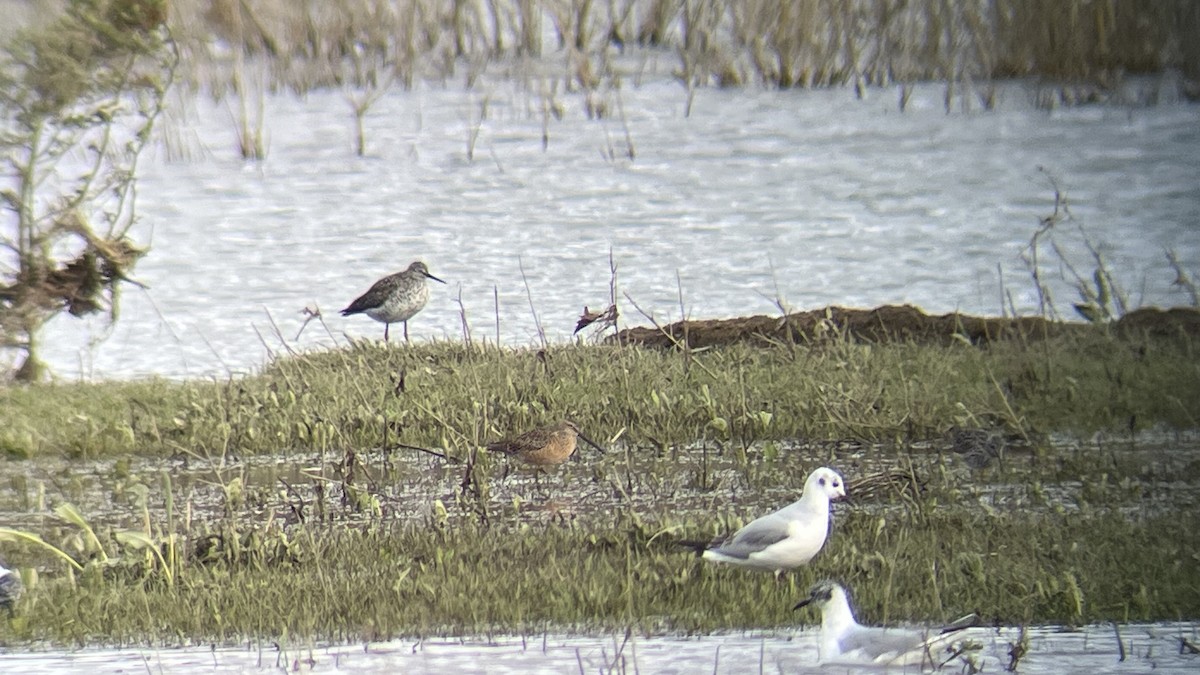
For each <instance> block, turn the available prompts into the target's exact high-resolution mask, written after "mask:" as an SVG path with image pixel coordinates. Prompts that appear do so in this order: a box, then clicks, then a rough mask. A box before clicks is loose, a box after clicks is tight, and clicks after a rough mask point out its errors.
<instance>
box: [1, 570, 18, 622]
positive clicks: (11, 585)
mask: <svg viewBox="0 0 1200 675" xmlns="http://www.w3.org/2000/svg"><path fill="white" fill-rule="evenodd" d="M22 590H23V587H22V586H21V577H20V576H18V575H17V573H16V572H15V571H14V570H10V569H8V568H7V567H5V566H4V563H2V562H0V609H7V610H8V616H9V618H12V617H13V616H14V615H15V614H16V609H15V607H16V604H17V599H18V598H20V597H21V591H22Z"/></svg>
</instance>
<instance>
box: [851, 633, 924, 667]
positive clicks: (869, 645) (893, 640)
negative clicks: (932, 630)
mask: <svg viewBox="0 0 1200 675" xmlns="http://www.w3.org/2000/svg"><path fill="white" fill-rule="evenodd" d="M927 637H928V635H927V633H926V632H925V631H918V630H909V629H904V628H877V627H874V626H855V627H854V628H853V629H851V630H849V631H847V633H846V634H845V635H843V636H842V637H841V639H839V640H838V648H839V650H840V651H841V652H842V654H850V653H851V652H858V653H859V654H861V655H862V656H865V657H867V658H869V659H876V658H879V657H880V656H883V655H885V654H902V653H904V652H908V651H912V650H914V649H920V648H921V647H922V646H923V645H924V644H925V640H926V638H927Z"/></svg>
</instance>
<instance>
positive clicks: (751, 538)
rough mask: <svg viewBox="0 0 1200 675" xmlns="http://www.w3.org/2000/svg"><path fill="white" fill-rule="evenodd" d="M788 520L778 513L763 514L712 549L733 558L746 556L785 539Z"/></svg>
mask: <svg viewBox="0 0 1200 675" xmlns="http://www.w3.org/2000/svg"><path fill="white" fill-rule="evenodd" d="M789 522H790V521H788V520H787V519H786V518H783V517H781V516H780V515H779V514H778V513H772V514H769V515H766V516H763V517H762V518H759V519H757V520H754V521H752V522H751V523H750V524H749V525H747V526H745V527H743V528H742V529H740V530H738V531H737V532H735V533H734V535H733V536H732V537H730V538H729V539H727V540H725V541H724V542H722V543H721V545H720V546H716V547H714V549H713V550H715V551H718V552H719V553H722V554H724V555H727V556H732V557H734V558H748V557H750V555H751V554H752V553H758V552H759V551H761V550H763V549H765V548H767V547H768V546H771V545H772V544H778V543H779V542H781V541H783V540H784V539H787V537H788V523H789Z"/></svg>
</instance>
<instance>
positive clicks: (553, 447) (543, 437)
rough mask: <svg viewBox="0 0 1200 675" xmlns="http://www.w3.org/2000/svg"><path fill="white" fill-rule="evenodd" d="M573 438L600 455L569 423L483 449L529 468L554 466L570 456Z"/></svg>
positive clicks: (567, 421) (528, 433)
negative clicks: (514, 459) (529, 465)
mask: <svg viewBox="0 0 1200 675" xmlns="http://www.w3.org/2000/svg"><path fill="white" fill-rule="evenodd" d="M577 437H578V438H582V439H583V441H584V442H585V443H587V444H588V445H590V446H592V447H593V448H595V449H596V450H598V451H600V454H604V448H602V447H600V446H599V445H598V444H597V443H596V442H595V441H593V440H592V439H590V438H588V437H587V436H585V435H584V434H583V432H582V431H580V430H579V426H578V425H576V424H575V423H574V422H572V421H570V420H563V421H561V422H557V423H555V424H551V425H549V426H544V427H539V428H537V429H534V430H532V431H526V432H525V433H523V434H521V435H520V436H517V437H516V438H512V439H505V440H502V441H497V442H495V443H490V444H488V446H487V449H488V450H491V451H492V452H502V453H504V454H506V455H508V456H510V457H516V458H517V459H519V460H521V461H522V462H525V463H526V464H532V465H533V466H541V467H544V466H554V465H556V464H562V463H563V462H565V461H567V459H568V458H569V457H570V456H571V455H572V454H574V452H575V439H576V438H577Z"/></svg>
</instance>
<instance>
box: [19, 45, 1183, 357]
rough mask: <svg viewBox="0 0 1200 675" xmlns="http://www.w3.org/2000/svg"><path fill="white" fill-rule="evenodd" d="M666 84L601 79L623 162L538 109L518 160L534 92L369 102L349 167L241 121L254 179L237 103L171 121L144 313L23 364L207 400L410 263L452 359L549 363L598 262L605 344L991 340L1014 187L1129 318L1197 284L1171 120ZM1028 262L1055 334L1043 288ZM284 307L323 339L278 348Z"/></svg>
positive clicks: (1013, 252)
mask: <svg viewBox="0 0 1200 675" xmlns="http://www.w3.org/2000/svg"><path fill="white" fill-rule="evenodd" d="M676 65H677V64H676V59H675V57H674V56H673V55H670V54H661V55H660V54H653V53H651V54H642V55H640V56H638V57H631V58H630V60H629V61H628V62H627V63H626V67H627V68H628V69H629V70H631V71H634V72H635V73H636V77H634V76H629V77H627V78H626V79H625V80H624V82H625V84H624V88H623V89H622V91H621V93H620V98H621V105H622V106H623V109H624V111H625V113H626V117H627V124H628V131H629V136H630V138H631V139H632V142H633V144H634V147H635V149H636V156H635V158H634V159H632V160H631V159H629V158H628V157H627V156H625V155H624V154H622V153H623V148H624V146H623V144H624V138H625V130H624V127H623V125H622V123H621V121H620V120H619V119H612V118H609V119H603V120H588V119H587V116H586V115H585V114H584V112H583V96H582V95H581V94H561V93H560V94H559V96H558V100H559V102H560V103H561V104H562V106H563V108H564V116H563V118H562V120H561V121H553V120H552V121H551V122H550V126H549V144H548V146H547V147H546V148H545V149H544V150H543V148H542V141H541V138H542V122H541V116H540V113H538V111H539V110H540V109H541V101H540V99H539V98H538V95H537V93H536V92H537V91H539V90H540V89H539V87H538V85H537V84H536V83H535V84H534V85H532V86H526V84H525V83H523V82H521V81H514V80H510V79H494V80H491V81H489V82H487V83H485V84H483V85H482V86H481V87H480V88H479V89H476V90H473V91H464V89H463V87H462V85H461V84H460V83H455V82H450V83H446V84H445V85H444V86H443V85H442V84H440V83H435V84H424V85H421V86H419V87H417V88H416V89H415V90H414V91H408V92H406V91H399V90H397V91H392V92H389V93H388V95H387V96H385V97H384V98H383V99H381V100H380V101H379V102H378V103H377V104H376V106H375V107H374V108H372V109H371V111H370V114H369V115H368V117H367V119H366V128H367V139H368V156H366V157H363V158H359V157H355V156H354V154H353V151H352V128H353V124H352V116H351V113H350V106H349V105H348V104H347V102H346V99H345V97H344V95H343V93H342V92H314V93H311V94H309V95H308V96H307V97H305V98H303V99H299V98H296V97H293V96H286V95H281V96H273V97H268V98H267V100H266V101H265V117H266V121H265V124H264V130H265V133H266V134H267V136H268V138H269V142H268V146H269V147H268V156H267V158H266V159H265V160H264V161H262V162H261V163H247V162H244V161H243V160H242V159H241V158H240V156H239V155H238V154H237V152H236V150H235V148H236V141H235V133H234V129H235V127H236V124H235V123H234V121H233V120H234V113H233V112H232V111H233V110H236V109H237V104H236V103H230V102H224V101H223V102H219V103H213V102H212V101H210V100H209V99H206V98H202V99H199V100H191V99H189V100H187V101H185V102H182V103H180V104H178V105H177V106H176V108H175V109H174V111H173V113H172V115H171V119H169V120H167V121H166V122H165V124H164V126H163V130H164V131H165V132H166V133H167V136H168V137H169V138H170V139H171V140H170V141H169V143H164V144H163V145H162V146H160V147H159V148H158V149H157V152H155V153H153V156H150V157H147V158H146V161H144V162H143V164H142V165H141V168H142V180H141V183H140V187H139V190H138V195H139V202H138V203H139V206H138V211H139V213H140V218H141V221H140V225H139V226H138V229H137V237H138V239H139V240H140V241H142V242H143V243H148V244H150V245H151V246H152V251H151V253H150V254H149V256H148V257H146V258H145V259H144V260H143V261H142V263H141V264H140V266H139V267H138V268H137V269H136V272H135V277H136V278H137V279H139V280H140V281H142V282H144V283H146V284H148V286H149V290H146V291H143V290H138V289H134V288H132V287H127V289H126V292H125V294H124V298H123V307H122V311H121V318H120V322H119V323H118V325H117V326H116V328H115V331H114V332H113V334H112V336H111V338H110V339H108V340H107V341H105V342H102V343H99V344H98V345H94V346H93V345H91V341H92V339H94V338H98V337H101V336H102V333H103V331H102V328H101V325H100V324H99V323H97V322H95V321H90V320H89V321H82V320H79V319H75V318H73V317H70V316H65V315H64V316H62V317H59V318H57V319H55V320H54V321H53V322H52V323H51V325H50V326H49V327H48V328H47V331H46V339H47V342H46V354H45V357H46V358H47V359H48V360H49V362H50V363H51V365H52V366H53V367H54V369H55V370H56V371H57V373H58V374H60V375H63V376H68V377H76V376H88V377H118V378H125V377H135V376H143V375H164V376H169V377H185V376H217V377H222V376H225V375H226V374H228V373H233V372H244V371H247V370H250V369H253V368H254V367H256V366H258V365H260V364H262V363H263V362H264V361H265V360H266V359H267V358H268V354H269V353H271V352H278V351H281V350H282V349H283V346H284V344H285V343H286V344H287V345H288V346H290V347H294V348H300V349H308V348H317V347H327V346H330V345H333V344H344V342H345V339H346V336H356V337H369V338H372V339H378V338H380V337H381V335H382V332H383V331H382V326H380V325H379V324H376V323H375V322H373V321H371V320H370V319H368V318H365V317H362V316H355V317H347V318H343V317H341V316H338V315H337V310H339V309H341V308H342V307H345V306H346V305H347V304H349V302H350V301H351V300H353V299H354V298H355V297H356V296H358V295H359V294H361V293H362V292H364V291H365V290H366V289H367V288H368V287H369V286H370V284H371V283H372V282H373V281H374V280H376V279H377V278H379V277H381V276H383V275H385V274H388V273H391V272H394V271H397V270H399V269H403V268H404V267H405V266H407V264H408V263H409V262H410V261H412V260H414V259H418V258H419V259H422V260H424V261H425V262H427V263H428V265H429V267H430V269H431V270H432V272H433V273H434V274H436V275H438V276H440V277H441V278H443V279H445V280H446V281H447V282H448V284H447V285H446V286H442V285H440V284H433V285H434V286H435V288H433V295H432V297H431V299H430V302H429V305H428V306H427V307H426V309H425V310H424V311H423V312H421V313H420V314H419V315H417V317H416V318H415V319H414V320H413V322H412V326H411V327H410V328H411V331H410V332H411V334H412V335H413V336H414V337H415V338H416V339H422V340H424V339H431V338H448V339H455V340H458V339H462V336H463V331H462V321H461V317H460V306H459V302H458V299H459V298H460V296H461V303H462V311H464V312H465V315H466V319H467V321H468V322H469V324H470V329H471V337H472V338H473V339H476V340H478V339H484V338H486V339H490V340H496V339H499V340H500V341H501V342H502V343H504V344H507V345H519V346H524V345H531V344H535V343H537V342H538V340H539V338H538V332H539V329H538V323H539V322H540V325H541V328H542V329H543V330H544V332H545V336H546V338H547V339H549V340H551V341H557V342H561V341H565V340H568V339H570V337H571V331H572V330H573V329H574V325H575V321H576V319H577V317H578V316H579V313H580V312H581V311H582V309H583V307H584V306H585V305H587V306H589V307H592V308H597V307H604V306H606V305H607V304H608V299H609V282H610V270H609V252H610V250H611V253H612V256H613V259H614V261H615V263H616V265H617V267H618V280H617V283H618V291H617V296H618V300H619V303H620V309H621V313H622V322H623V325H631V324H647V323H649V322H648V321H647V320H646V319H645V318H643V317H642V316H640V315H639V311H638V309H637V308H636V307H635V304H634V303H636V305H637V307H641V308H642V310H644V311H645V312H646V313H649V314H652V315H653V316H654V317H655V318H656V319H657V320H659V321H667V320H672V319H678V318H679V317H680V315H681V313H683V314H686V315H688V316H690V317H692V318H714V317H727V316H741V315H746V314H756V313H757V314H772V313H777V312H778V308H777V307H776V304H775V300H776V299H777V298H778V299H781V300H782V301H783V302H784V303H785V304H786V306H788V307H790V308H792V309H813V308H819V307H824V306H827V305H830V304H838V305H844V306H857V307H871V306H876V305H880V304H884V303H915V304H917V305H919V306H921V307H922V308H924V309H925V310H927V311H929V312H934V313H942V312H949V311H954V310H962V311H966V312H971V313H979V314H986V315H999V314H1000V313H1001V311H1002V307H1001V302H1002V301H1001V297H1002V292H1005V293H1007V294H1008V295H1009V296H1010V297H1009V298H1008V299H1006V300H1004V302H1005V303H1008V302H1009V301H1010V300H1011V303H1012V304H1013V305H1014V306H1015V308H1016V310H1017V311H1018V312H1020V313H1023V314H1031V313H1036V311H1037V306H1038V304H1037V303H1038V299H1037V296H1036V293H1035V292H1034V287H1033V284H1032V283H1031V281H1030V275H1029V271H1028V269H1027V267H1026V265H1025V263H1023V262H1022V261H1021V259H1020V254H1021V251H1022V249H1023V248H1024V247H1025V246H1026V244H1027V243H1028V241H1029V239H1030V237H1031V235H1032V234H1033V232H1034V230H1035V229H1036V227H1037V225H1038V222H1039V220H1040V219H1041V218H1042V217H1044V216H1046V215H1049V214H1050V212H1051V211H1052V202H1053V191H1052V189H1051V187H1050V183H1049V181H1048V180H1047V178H1046V174H1044V173H1042V172H1041V171H1039V167H1045V169H1046V170H1047V171H1048V172H1049V173H1050V174H1053V175H1054V176H1056V177H1058V179H1059V180H1060V181H1061V185H1062V188H1063V189H1064V191H1065V192H1066V194H1067V197H1068V199H1069V200H1070V206H1071V211H1072V213H1073V214H1074V216H1075V218H1076V221H1075V223H1063V224H1062V225H1061V226H1060V227H1059V228H1058V231H1057V234H1056V236H1057V237H1058V238H1059V241H1060V243H1061V244H1062V246H1063V250H1064V251H1065V253H1066V254H1067V255H1068V256H1069V258H1070V261H1071V263H1072V264H1073V265H1076V266H1077V268H1078V269H1079V270H1080V272H1081V274H1083V275H1084V276H1085V277H1088V278H1090V276H1091V271H1092V269H1093V263H1092V261H1091V258H1090V254H1089V253H1088V252H1087V251H1086V249H1085V247H1084V246H1083V238H1082V237H1081V236H1080V234H1079V232H1078V231H1077V230H1076V229H1075V225H1076V224H1082V225H1083V226H1085V227H1086V228H1087V231H1088V233H1089V234H1090V236H1091V238H1092V239H1093V240H1094V242H1095V243H1096V245H1097V246H1098V247H1099V250H1100V251H1101V252H1102V253H1103V255H1104V257H1105V260H1106V261H1107V264H1108V265H1109V266H1110V268H1111V269H1112V270H1113V271H1114V272H1115V273H1116V274H1117V278H1118V281H1119V283H1120V285H1121V286H1122V287H1123V288H1124V289H1125V290H1126V291H1127V292H1128V293H1129V295H1130V301H1131V303H1132V304H1133V305H1139V304H1157V305H1178V304H1186V303H1187V297H1186V295H1185V294H1184V292H1183V291H1182V289H1180V288H1179V287H1177V286H1172V285H1171V283H1172V281H1173V280H1174V278H1175V276H1174V273H1173V272H1172V271H1171V270H1170V269H1169V268H1168V266H1167V264H1166V262H1165V258H1164V255H1163V253H1164V250H1165V249H1168V248H1170V249H1173V250H1174V251H1175V252H1176V253H1177V255H1178V257H1179V259H1180V260H1181V261H1183V263H1184V265H1185V266H1187V267H1188V268H1189V269H1190V270H1191V272H1192V273H1193V274H1196V273H1197V272H1200V270H1198V269H1197V267H1198V266H1200V263H1198V261H1200V228H1198V227H1197V226H1196V225H1197V223H1198V222H1200V181H1197V180H1196V178H1197V176H1200V107H1198V106H1195V105H1189V104H1185V103H1178V102H1173V101H1171V100H1170V99H1169V98H1164V99H1163V100H1162V102H1160V104H1159V105H1156V106H1154V107H1132V106H1127V105H1120V104H1110V105H1100V106H1091V107H1085V108H1078V109H1058V110H1054V111H1045V110H1039V109H1036V108H1035V107H1034V105H1033V99H1034V98H1035V96H1036V92H1035V91H1034V90H1033V88H1032V86H1030V85H1023V84H1013V85H1009V86H1005V87H1003V88H1002V89H1001V90H1000V92H999V94H998V107H997V110H996V111H995V112H988V113H983V112H979V111H978V110H974V111H971V112H966V113H964V112H961V111H959V110H956V111H955V112H954V113H953V114H950V115H947V114H946V113H945V111H944V110H943V107H942V94H943V90H942V88H941V87H940V86H938V85H933V84H931V85H925V86H922V87H919V88H918V89H917V91H916V93H915V94H914V96H913V99H912V101H911V103H910V106H909V108H908V110H907V112H905V113H903V114H901V113H899V112H898V110H897V92H896V91H895V90H872V91H870V92H869V95H868V97H867V99H866V100H864V101H858V100H856V99H855V98H854V94H853V92H852V91H851V90H849V89H833V90H824V91H770V90H755V89H745V90H721V89H715V88H714V89H703V90H699V91H697V92H696V96H695V100H694V101H693V104H692V107H691V114H690V116H685V106H686V94H685V92H684V90H683V89H682V87H680V86H679V85H678V84H677V83H676V82H675V81H674V80H673V79H672V78H671V77H670V71H671V69H673V68H675V67H676ZM1146 86H1152V84H1148V85H1146ZM485 102H486V109H487V115H486V119H485V120H484V122H483V123H482V126H481V127H480V132H479V137H478V140H477V142H476V144H475V161H474V162H471V161H468V159H467V147H468V143H467V139H468V132H469V131H470V130H471V128H472V127H473V126H474V125H475V123H476V120H478V118H479V115H480V110H481V107H482V106H483V105H484V103H485ZM612 102H613V104H614V105H615V98H613V99H612ZM1048 251H1049V250H1048V249H1047V251H1044V254H1048ZM1044 264H1045V269H1044V272H1045V274H1046V275H1047V278H1048V280H1049V281H1050V283H1051V285H1052V291H1053V294H1054V295H1053V298H1054V300H1055V301H1056V302H1057V303H1058V306H1059V308H1060V310H1062V311H1063V312H1064V313H1065V314H1070V313H1072V310H1071V309H1070V302H1072V301H1074V300H1077V299H1078V294H1077V293H1076V292H1075V291H1074V290H1072V287H1071V286H1070V285H1069V284H1068V283H1066V282H1065V281H1064V280H1063V276H1064V275H1066V274H1067V272H1066V270H1065V269H1064V268H1063V267H1062V266H1061V265H1060V264H1059V263H1058V262H1057V261H1054V260H1050V259H1046V258H1044ZM1000 274H1003V284H1002V283H1001V279H1000V276H999V275H1000ZM680 295H682V300H681V298H680ZM497 299H498V306H497V305H496V300H497ZM531 304H532V307H533V311H531V309H530V305H531ZM681 305H682V309H681ZM305 307H310V308H319V309H320V310H321V312H322V315H323V317H324V321H325V324H326V326H327V328H328V331H326V330H325V329H323V328H322V327H321V326H319V325H317V324H310V325H308V326H307V328H305V329H304V330H303V331H301V328H302V324H303V320H304V317H303V316H302V315H301V310H302V309H303V308H305ZM534 311H536V314H537V321H535V319H534V316H533V312H534ZM1069 318H1070V317H1069ZM272 322H274V324H275V325H272ZM276 326H277V327H278V333H276ZM397 328H399V327H397ZM297 336H299V337H297ZM10 358H11V355H10Z"/></svg>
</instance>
